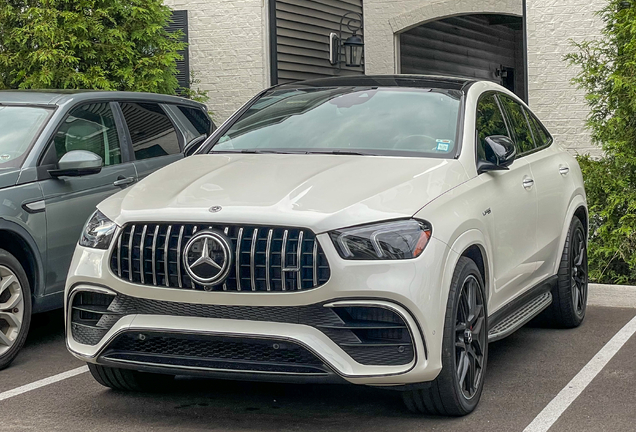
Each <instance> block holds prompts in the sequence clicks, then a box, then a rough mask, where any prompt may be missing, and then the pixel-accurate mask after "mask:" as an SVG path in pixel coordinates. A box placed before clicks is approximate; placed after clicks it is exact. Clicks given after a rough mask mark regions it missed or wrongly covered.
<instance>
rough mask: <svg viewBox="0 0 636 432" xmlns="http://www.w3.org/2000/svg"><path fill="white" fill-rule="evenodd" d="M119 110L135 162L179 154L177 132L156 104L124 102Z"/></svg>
mask: <svg viewBox="0 0 636 432" xmlns="http://www.w3.org/2000/svg"><path fill="white" fill-rule="evenodd" d="M121 110H122V111H123V113H124V118H125V119H126V124H127V125H128V130H129V131H130V138H131V139H132V145H133V150H134V152H135V158H136V159H137V160H140V159H148V158H153V157H159V156H166V155H171V154H177V153H180V152H181V148H180V147H179V140H178V138H177V131H176V130H175V128H174V126H173V125H172V122H171V121H170V119H169V118H168V116H167V115H166V113H165V112H164V111H163V109H161V107H160V106H159V105H158V104H155V103H142V102H135V103H131V102H125V103H122V104H121Z"/></svg>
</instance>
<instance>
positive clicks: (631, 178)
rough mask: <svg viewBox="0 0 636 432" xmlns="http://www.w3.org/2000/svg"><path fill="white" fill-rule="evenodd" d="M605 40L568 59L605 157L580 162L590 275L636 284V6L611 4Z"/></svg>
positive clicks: (614, 0)
mask: <svg viewBox="0 0 636 432" xmlns="http://www.w3.org/2000/svg"><path fill="white" fill-rule="evenodd" d="M599 16H600V17H601V18H602V20H603V22H604V28H603V32H602V37H601V38H599V39H597V40H591V41H585V42H582V43H575V44H574V46H575V47H576V52H575V53H573V54H570V55H568V56H567V59H568V60H569V62H570V64H572V65H575V66H578V67H579V68H580V69H579V70H580V72H579V73H578V75H577V77H576V78H575V79H574V83H575V84H576V85H577V86H578V87H579V88H581V89H583V90H585V92H586V99H587V102H588V104H589V106H590V115H589V117H588V121H587V124H588V127H589V129H590V131H591V134H592V139H593V141H594V142H595V143H596V144H598V145H600V146H601V148H602V149H603V153H604V156H603V157H602V158H601V159H594V158H591V157H589V156H583V157H581V158H579V162H580V164H581V168H582V170H583V175H584V177H585V187H586V191H587V195H588V204H589V208H590V248H589V251H590V277H591V279H592V280H595V281H597V282H604V283H630V284H633V283H635V282H636V5H634V4H632V3H631V2H626V1H621V0H610V1H609V2H608V4H607V6H606V7H605V8H604V9H603V10H601V11H600V12H599Z"/></svg>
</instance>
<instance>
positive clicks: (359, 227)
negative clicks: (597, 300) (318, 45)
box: [66, 76, 588, 415]
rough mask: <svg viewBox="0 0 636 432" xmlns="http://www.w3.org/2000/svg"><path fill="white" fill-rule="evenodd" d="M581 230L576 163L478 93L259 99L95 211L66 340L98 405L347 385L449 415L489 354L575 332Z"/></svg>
mask: <svg viewBox="0 0 636 432" xmlns="http://www.w3.org/2000/svg"><path fill="white" fill-rule="evenodd" d="M587 219H588V216H587V208H586V197H585V191H584V187H583V179H582V176H581V171H580V169H579V166H578V164H577V162H576V160H575V159H574V158H573V157H572V156H570V155H569V154H568V153H567V152H565V151H564V150H563V149H562V148H560V147H559V145H558V143H556V142H554V140H553V138H552V137H551V136H550V134H549V133H548V131H547V130H546V128H545V127H544V126H543V125H542V124H541V122H540V121H539V120H537V118H536V117H535V116H534V115H533V114H532V112H531V111H530V110H529V109H528V107H527V106H526V105H525V104H524V103H523V102H521V101H520V100H519V99H518V98H517V97H516V96H515V95H514V94H512V93H511V92H509V91H507V90H506V89H504V88H502V87H500V86H498V85H496V84H493V83H490V82H482V81H475V80H465V79H451V78H441V77H427V76H377V77H371V76H369V77H354V78H352V77H346V78H345V77H342V78H333V79H322V80H315V81H307V82H301V83H295V84H287V85H282V86H277V87H274V88H271V89H269V90H266V91H264V92H263V93H261V94H259V95H258V96H257V97H255V98H254V99H253V100H251V101H250V102H249V103H248V104H246V105H245V106H244V107H243V108H241V109H240V110H239V111H238V112H237V113H236V114H234V115H233V116H232V117H231V118H230V119H229V120H228V121H227V122H226V123H225V124H224V125H223V126H222V127H220V128H219V129H218V130H217V131H216V132H215V133H214V134H213V135H212V136H211V137H210V138H209V139H208V140H207V142H206V143H205V144H204V145H203V147H202V148H201V150H199V152H198V154H196V155H194V156H192V157H188V158H186V159H184V160H182V161H179V162H176V163H174V164H172V165H170V166H168V167H166V168H163V169H162V170H160V171H158V172H156V173H154V174H152V175H150V176H148V177H147V178H146V179H144V180H143V181H141V182H140V183H139V184H137V185H134V186H132V187H130V188H128V189H126V190H124V191H122V192H120V193H118V194H117V195H114V196H113V197H111V198H109V199H107V200H106V201H104V202H102V203H101V204H100V205H99V206H98V210H97V211H96V212H95V214H94V215H93V216H92V218H91V219H90V220H89V221H88V223H87V224H86V227H85V230H84V233H83V235H82V237H81V239H80V241H79V245H78V247H77V250H76V252H75V256H74V259H73V263H72V265H71V268H70V273H69V275H68V282H67V286H66V317H67V345H68V348H69V349H70V351H71V352H72V353H73V354H74V355H75V356H76V357H78V358H79V359H82V360H84V361H86V362H87V363H88V365H89V368H90V371H91V373H92V375H93V376H94V378H95V379H96V380H97V381H99V382H100V383H101V384H103V385H105V386H108V387H112V388H114V389H120V390H124V389H125V390H147V389H150V388H152V387H157V386H162V385H163V384H165V383H166V381H167V380H170V379H172V378H174V376H175V375H202V376H211V377H220V378H228V379H247V380H271V381H291V382H303V383H307V382H309V383H312V382H343V381H344V382H349V383H354V384H364V385H370V386H382V387H386V388H392V389H395V390H399V391H402V392H403V396H404V401H405V402H406V405H407V406H408V408H409V409H411V410H412V411H419V412H428V413H433V414H441V415H465V414H468V413H470V412H471V411H472V410H473V409H474V408H475V407H476V405H477V403H478V401H479V398H480V395H481V392H482V388H483V385H484V377H485V372H486V366H487V362H488V343H489V342H492V341H495V340H498V339H501V338H503V337H506V336H508V335H510V334H511V333H512V332H514V331H515V330H517V329H518V328H520V327H521V326H523V325H524V324H526V323H527V322H529V321H530V320H532V319H533V318H536V319H538V320H542V321H544V322H547V323H551V324H552V325H554V326H557V327H575V326H578V325H579V324H580V323H581V322H582V320H583V318H584V316H585V311H586V302H587V225H588V222H587Z"/></svg>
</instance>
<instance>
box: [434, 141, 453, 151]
mask: <svg viewBox="0 0 636 432" xmlns="http://www.w3.org/2000/svg"><path fill="white" fill-rule="evenodd" d="M436 141H437V151H443V152H447V151H449V150H450V146H451V144H452V141H451V140H443V139H438V140H436Z"/></svg>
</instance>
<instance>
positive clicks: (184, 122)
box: [0, 90, 214, 369]
mask: <svg viewBox="0 0 636 432" xmlns="http://www.w3.org/2000/svg"><path fill="white" fill-rule="evenodd" d="M213 130H214V124H213V123H212V121H211V120H210V117H209V116H208V114H207V111H206V108H205V106H204V105H202V104H199V103H196V102H193V101H190V100H187V99H182V98H179V97H173V96H164V95H156V94H146V93H128V92H104V91H59V90H58V91H0V369H3V368H4V367H6V366H8V365H9V363H11V361H12V360H13V359H14V358H15V356H16V355H17V353H18V351H19V350H20V348H21V347H22V345H23V344H24V341H25V339H26V335H27V332H28V329H29V324H30V322H31V314H33V313H38V312H45V311H48V310H52V309H56V308H60V307H62V305H63V301H62V298H63V291H64V283H65V279H66V274H67V272H68V268H69V265H70V262H71V258H72V255H73V251H74V250H75V245H76V243H77V241H78V239H79V237H80V233H81V232H82V228H83V226H84V224H85V222H86V220H87V219H88V218H89V217H90V216H91V214H92V212H93V211H94V210H95V206H96V205H97V204H98V203H99V202H100V201H102V200H103V199H105V198H107V197H108V196H110V195H112V194H114V193H115V192H118V191H120V190H122V189H123V188H126V187H127V186H129V185H131V184H133V183H135V182H137V181H139V180H141V179H142V178H144V177H145V176H147V175H149V174H151V173H152V172H154V171H156V170H157V169H159V168H161V167H163V166H165V165H168V164H169V163H171V162H174V161H176V160H178V159H180V158H182V157H183V156H184V154H191V153H192V152H194V151H195V150H196V149H197V148H198V146H199V145H200V144H201V143H202V142H203V141H204V140H205V138H206V137H207V136H208V135H209V134H210V133H211V132H212V131H213Z"/></svg>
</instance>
